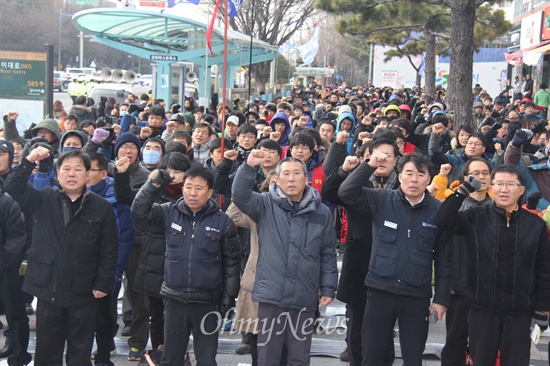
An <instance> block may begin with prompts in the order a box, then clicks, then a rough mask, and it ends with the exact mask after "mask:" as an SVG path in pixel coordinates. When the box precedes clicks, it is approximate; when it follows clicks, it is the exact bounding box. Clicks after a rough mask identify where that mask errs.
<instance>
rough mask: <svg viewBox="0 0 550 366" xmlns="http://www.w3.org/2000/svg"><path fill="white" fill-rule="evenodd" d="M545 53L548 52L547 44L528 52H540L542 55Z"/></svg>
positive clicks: (549, 49)
mask: <svg viewBox="0 0 550 366" xmlns="http://www.w3.org/2000/svg"><path fill="white" fill-rule="evenodd" d="M547 51H550V43H548V44H545V45H543V46H539V47H537V48H534V49H532V50H530V51H529V52H542V53H546V52H547Z"/></svg>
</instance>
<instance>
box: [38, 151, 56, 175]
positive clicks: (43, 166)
mask: <svg viewBox="0 0 550 366" xmlns="http://www.w3.org/2000/svg"><path fill="white" fill-rule="evenodd" d="M53 160H54V159H53V154H52V153H51V152H50V156H48V157H47V158H45V159H42V160H40V163H39V165H38V171H39V172H40V173H48V172H49V171H50V170H52V169H53Z"/></svg>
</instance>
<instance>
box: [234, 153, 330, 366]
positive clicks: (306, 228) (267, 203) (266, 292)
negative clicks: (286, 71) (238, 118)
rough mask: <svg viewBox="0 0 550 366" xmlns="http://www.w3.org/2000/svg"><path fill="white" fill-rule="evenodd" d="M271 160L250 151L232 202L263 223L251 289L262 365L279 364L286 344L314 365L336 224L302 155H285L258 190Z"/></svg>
mask: <svg viewBox="0 0 550 366" xmlns="http://www.w3.org/2000/svg"><path fill="white" fill-rule="evenodd" d="M268 158H269V155H268V152H266V151H262V150H252V151H251V152H250V154H249V156H248V158H247V160H246V164H242V165H241V166H240V167H239V169H238V170H237V174H236V176H235V181H234V184H233V191H232V197H233V202H234V203H235V205H236V206H237V207H238V208H239V209H240V210H241V211H242V212H244V213H245V214H247V215H248V216H250V218H251V219H252V220H254V221H255V222H256V223H257V225H258V239H259V247H260V251H259V257H258V265H257V271H256V282H255V284H254V289H253V291H252V299H253V300H255V301H258V320H259V323H258V329H259V333H258V364H259V365H264V366H278V365H279V362H280V359H281V352H282V348H283V345H286V347H287V349H288V360H293V364H295V365H309V354H310V350H311V335H312V332H313V328H314V326H313V323H314V317H315V310H316V309H317V306H318V305H319V306H326V305H328V304H330V303H331V302H332V300H333V299H334V296H335V292H336V284H337V281H338V270H337V267H336V251H335V248H336V234H335V232H334V223H333V220H332V213H331V212H330V210H329V208H328V207H326V206H325V205H324V204H323V203H322V202H321V197H320V195H319V193H318V192H317V191H316V190H315V189H314V188H312V187H310V186H309V185H308V184H307V183H308V176H307V167H306V165H305V163H303V162H302V161H301V160H299V159H296V158H286V159H284V160H281V161H280V162H279V163H278V164H277V167H276V178H275V182H276V184H274V185H273V186H272V187H271V188H270V191H269V192H266V193H256V192H253V187H254V185H255V182H256V174H257V171H258V165H261V164H262V163H263V162H264V161H265V160H266V159H268ZM319 294H320V296H319ZM319 297H320V298H319ZM277 320H279V321H277ZM281 320H283V321H281Z"/></svg>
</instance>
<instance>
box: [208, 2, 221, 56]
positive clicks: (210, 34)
mask: <svg viewBox="0 0 550 366" xmlns="http://www.w3.org/2000/svg"><path fill="white" fill-rule="evenodd" d="M220 3H221V0H218V1H217V2H216V7H215V8H214V13H213V14H212V19H210V25H209V26H208V30H207V31H206V44H207V46H208V49H209V50H210V54H211V55H213V54H214V52H212V32H213V31H214V22H215V21H216V16H217V15H218V9H219V8H220Z"/></svg>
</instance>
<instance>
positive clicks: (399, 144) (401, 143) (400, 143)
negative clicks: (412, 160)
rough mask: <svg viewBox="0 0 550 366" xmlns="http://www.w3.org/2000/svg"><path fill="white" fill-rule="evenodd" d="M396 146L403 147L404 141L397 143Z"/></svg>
mask: <svg viewBox="0 0 550 366" xmlns="http://www.w3.org/2000/svg"><path fill="white" fill-rule="evenodd" d="M397 146H405V141H397Z"/></svg>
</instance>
